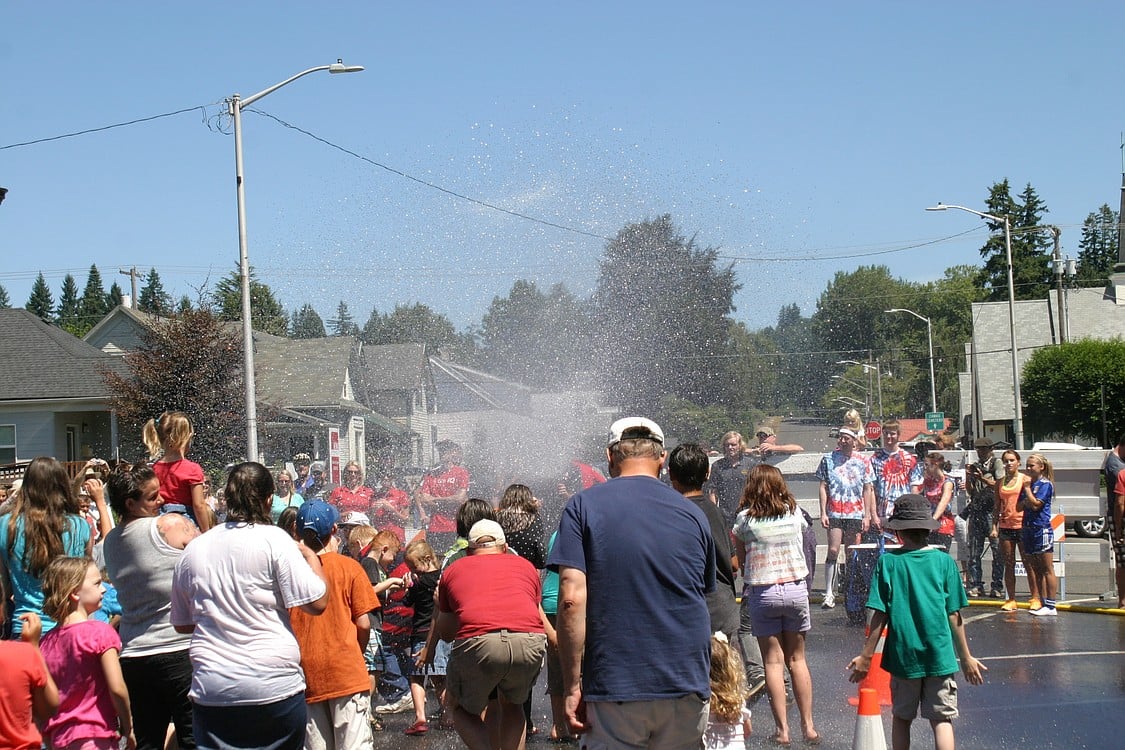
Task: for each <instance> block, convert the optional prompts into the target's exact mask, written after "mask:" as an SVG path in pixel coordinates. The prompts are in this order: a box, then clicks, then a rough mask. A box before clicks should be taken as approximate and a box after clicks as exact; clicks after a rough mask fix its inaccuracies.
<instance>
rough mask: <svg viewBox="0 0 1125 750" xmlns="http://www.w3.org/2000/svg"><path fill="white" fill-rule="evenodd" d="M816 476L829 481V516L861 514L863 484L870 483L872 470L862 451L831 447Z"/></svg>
mask: <svg viewBox="0 0 1125 750" xmlns="http://www.w3.org/2000/svg"><path fill="white" fill-rule="evenodd" d="M816 478H817V479H819V480H820V481H822V482H824V483H826V484H827V485H828V504H827V507H826V510H827V512H828V517H829V518H863V486H864V485H865V484H872V483H873V481H874V473H873V472H872V471H871V464H870V463H869V462H868V461H867V460H865V459H864V458H863V457H862V456H861V454H859V453H852V455H851V456H845V455H844V454H843V453H841V452H840V451H832V452H831V453H829V454H828V455H827V456H825V457H824V458H823V459H821V461H820V466H818V467H817V469H816Z"/></svg>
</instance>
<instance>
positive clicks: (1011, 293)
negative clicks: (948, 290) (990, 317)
mask: <svg viewBox="0 0 1125 750" xmlns="http://www.w3.org/2000/svg"><path fill="white" fill-rule="evenodd" d="M951 208H952V209H955V210H957V211H965V212H966V213H970V214H974V215H976V216H979V217H981V218H982V219H987V220H989V221H994V222H996V223H997V224H1002V225H1003V226H1004V252H1005V253H1006V254H1007V261H1008V333H1009V334H1010V335H1011V337H1012V338H1011V340H1012V401H1013V407H1014V413H1013V415H1012V431H1013V432H1014V433H1015V438H1016V450H1020V451H1022V450H1023V448H1024V446H1023V400H1022V398H1021V396H1020V365H1019V355H1018V351H1019V350H1018V349H1017V347H1016V282H1015V278H1014V275H1013V271H1012V223H1011V222H1010V221H1009V220H1008V217H1007V216H993V215H992V214H986V213H984V212H983V211H977V210H975V209H972V208H966V207H965V206H953V205H946V204H944V203H939V204H937V205H936V206H930V207H929V208H927V209H926V210H927V211H947V210H949V209H951ZM974 377H976V376H975V374H974Z"/></svg>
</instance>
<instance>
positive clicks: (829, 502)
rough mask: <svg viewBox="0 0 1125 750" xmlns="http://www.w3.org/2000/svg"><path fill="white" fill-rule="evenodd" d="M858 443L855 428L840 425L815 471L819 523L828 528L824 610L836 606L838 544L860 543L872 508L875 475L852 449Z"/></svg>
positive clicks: (869, 466) (873, 505)
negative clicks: (834, 448) (818, 493)
mask: <svg viewBox="0 0 1125 750" xmlns="http://www.w3.org/2000/svg"><path fill="white" fill-rule="evenodd" d="M858 442H859V435H857V434H856V432H855V431H854V430H852V429H851V428H849V427H841V428H840V429H839V433H838V435H837V437H836V450H834V451H832V452H831V453H829V454H828V455H826V456H825V457H824V458H822V459H821V461H820V466H818V467H817V470H816V478H817V479H819V480H820V525H821V526H823V527H824V528H826V529H828V552H827V554H826V556H825V559H824V589H825V590H824V602H823V603H822V604H821V607H822V608H824V609H832V608H833V607H835V606H836V593H835V586H836V560H837V559H838V556H839V554H840V546H841V544H843V545H844V546H845V548H846V547H847V546H849V545H852V544H859V540H860V536H861V535H862V533H863V532H865V531H867V527H868V525H869V524H870V522H871V515H870V513H871V510H872V509H873V508H874V507H875V495H874V490H873V489H872V487H873V482H874V480H875V475H874V473H873V472H872V469H871V463H870V462H869V461H867V460H865V459H864V458H863V457H862V456H861V455H860V454H859V453H858V452H857V451H856V450H855V448H856V445H857V444H858ZM846 551H847V550H846V549H845V553H846Z"/></svg>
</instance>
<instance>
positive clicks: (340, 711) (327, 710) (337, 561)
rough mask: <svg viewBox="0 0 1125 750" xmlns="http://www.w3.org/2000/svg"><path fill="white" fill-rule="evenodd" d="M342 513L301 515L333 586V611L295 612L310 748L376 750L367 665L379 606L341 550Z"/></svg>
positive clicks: (319, 503) (302, 528) (315, 509)
mask: <svg viewBox="0 0 1125 750" xmlns="http://www.w3.org/2000/svg"><path fill="white" fill-rule="evenodd" d="M339 517H340V513H339V511H337V510H336V508H335V507H333V506H331V505H329V504H328V503H326V502H324V501H323V500H312V501H310V502H306V503H305V504H304V505H302V506H301V507H300V508H299V509H298V510H297V533H298V534H299V535H300V537H301V539H302V540H303V541H304V543H305V545H306V546H308V547H309V548H310V549H313V550H316V553H317V555H318V556H319V558H320V564H321V567H322V568H323V569H324V580H325V581H326V582H327V583H328V607H327V608H326V609H325V610H324V612H323V613H321V614H320V615H316V616H313V615H309V614H307V613H305V612H302V611H301V610H300V608H294V609H291V610H290V611H289V617H290V622H291V624H292V626H293V634H294V635H295V636H296V637H297V643H298V645H299V646H300V647H301V668H302V669H303V670H304V671H305V683H306V688H305V702H306V703H308V720H307V723H306V727H305V736H306V738H307V739H306V743H307V746H309V747H323V748H328V749H329V750H333V749H334V750H351V749H352V748H359V749H361V750H367V749H368V748H371V747H372V738H371V727H370V726H369V724H368V719H369V716H370V713H371V699H370V695H369V691H370V688H371V684H370V681H369V679H368V677H367V666H366V664H365V663H364V661H363V649H364V648H365V647H366V646H367V639H368V637H369V636H370V631H371V623H370V619H369V617H368V613H369V612H370V611H371V610H373V609H375V608H376V607H378V606H379V601H378V599H377V598H376V596H375V592H374V591H372V589H371V584H370V583H368V581H367V574H366V573H364V572H363V568H362V567H361V566H360V564H359V563H358V562H356V561H355V560H353V559H351V558H350V557H345V556H344V555H341V554H340V553H339V552H338V551H337V546H338V544H339V542H338V540H337V538H336V521H337V520H339Z"/></svg>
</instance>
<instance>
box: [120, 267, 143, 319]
mask: <svg viewBox="0 0 1125 750" xmlns="http://www.w3.org/2000/svg"><path fill="white" fill-rule="evenodd" d="M117 272H118V273H119V274H121V275H122V276H128V277H129V290H130V294H132V296H131V297H130V298H129V307H130V308H132V309H133V310H136V309H137V276H138V275H139V274H138V273H137V267H136V266H133V267H132V268H130V269H129V270H128V271H126V270H125V269H124V268H119V269H117Z"/></svg>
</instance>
